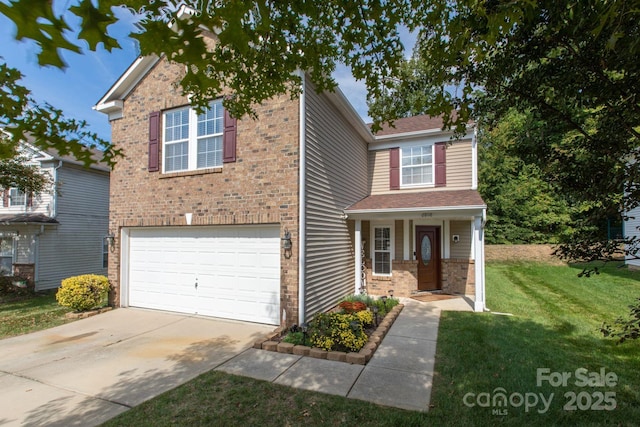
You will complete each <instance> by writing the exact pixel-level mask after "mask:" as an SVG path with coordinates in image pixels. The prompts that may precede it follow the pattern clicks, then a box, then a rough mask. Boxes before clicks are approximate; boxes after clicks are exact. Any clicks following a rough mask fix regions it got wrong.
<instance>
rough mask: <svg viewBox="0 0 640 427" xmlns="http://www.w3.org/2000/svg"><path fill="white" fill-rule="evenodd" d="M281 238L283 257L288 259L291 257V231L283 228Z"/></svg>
mask: <svg viewBox="0 0 640 427" xmlns="http://www.w3.org/2000/svg"><path fill="white" fill-rule="evenodd" d="M281 240H282V249H283V250H284V257H285V258H287V259H289V258H291V248H293V244H292V243H291V233H289V230H286V229H285V230H284V237H282V239H281Z"/></svg>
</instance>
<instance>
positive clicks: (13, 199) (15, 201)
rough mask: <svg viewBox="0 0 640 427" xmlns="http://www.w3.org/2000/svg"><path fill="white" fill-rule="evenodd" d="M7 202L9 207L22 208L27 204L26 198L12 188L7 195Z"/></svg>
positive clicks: (23, 194)
mask: <svg viewBox="0 0 640 427" xmlns="http://www.w3.org/2000/svg"><path fill="white" fill-rule="evenodd" d="M9 202H10V203H9V204H10V205H11V206H23V205H25V204H26V203H27V197H26V195H25V193H23V192H22V191H20V190H18V189H17V188H12V189H11V192H10V194H9Z"/></svg>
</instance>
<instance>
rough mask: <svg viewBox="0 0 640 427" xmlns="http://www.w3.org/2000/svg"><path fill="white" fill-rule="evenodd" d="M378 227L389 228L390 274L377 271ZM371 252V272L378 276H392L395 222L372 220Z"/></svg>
mask: <svg viewBox="0 0 640 427" xmlns="http://www.w3.org/2000/svg"><path fill="white" fill-rule="evenodd" d="M376 228H388V229H389V240H390V242H389V274H384V273H376V272H375V269H376V250H375V245H376ZM369 234H370V236H369V242H371V244H370V245H369V252H370V257H371V274H372V275H373V276H377V277H391V276H393V260H394V258H395V257H394V254H395V227H394V224H392V223H388V222H380V223H376V222H371V225H370V230H369Z"/></svg>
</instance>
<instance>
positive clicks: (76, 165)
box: [0, 143, 109, 291]
mask: <svg viewBox="0 0 640 427" xmlns="http://www.w3.org/2000/svg"><path fill="white" fill-rule="evenodd" d="M21 150H22V152H23V153H24V154H25V155H26V156H27V157H28V158H29V159H30V160H29V163H30V164H32V165H34V166H36V167H38V168H39V169H40V170H41V171H43V172H44V173H47V174H49V175H50V177H51V179H52V182H53V184H52V186H51V189H50V191H47V192H45V193H42V194H35V195H33V196H29V195H26V194H24V193H22V192H21V191H19V190H18V189H16V188H5V189H2V191H3V203H2V206H0V248H1V252H0V269H1V274H2V275H13V276H21V277H24V278H27V279H28V280H29V281H30V283H31V285H33V286H34V288H35V290H37V291H40V290H46V289H53V288H57V287H58V286H60V282H61V281H62V280H63V279H65V278H67V277H70V276H75V275H79V274H88V273H93V274H105V275H106V273H107V257H108V247H107V245H106V243H107V242H106V240H105V236H106V235H107V232H108V223H109V167H108V166H106V165H103V164H99V163H98V164H94V165H93V166H91V167H90V168H85V167H84V166H83V165H82V164H81V163H80V162H78V161H77V160H75V159H74V158H72V157H70V156H62V155H59V154H58V153H56V152H55V151H54V150H48V151H41V150H38V149H36V148H35V147H33V146H31V145H29V144H27V143H25V144H23V145H22V147H21Z"/></svg>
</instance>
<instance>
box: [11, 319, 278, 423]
mask: <svg viewBox="0 0 640 427" xmlns="http://www.w3.org/2000/svg"><path fill="white" fill-rule="evenodd" d="M273 329H274V327H273V326H267V325H259V324H254V323H245V322H235V321H226V320H221V319H212V318H205V317H197V316H184V315H179V314H173V313H166V312H159V311H152V310H142V309H133V308H126V309H124V308H123V309H117V310H113V311H110V312H106V313H103V314H100V315H97V316H94V317H90V318H88V319H83V320H78V321H76V322H73V323H70V324H67V325H63V326H59V327H56V328H52V329H48V330H45V331H40V332H36V333H33V334H28V335H22V336H18V337H14V338H8V339H5V340H2V341H0V425H3V426H4V425H34V426H35V425H38V426H40V425H48V426H52V425H60V426H74V425H78V426H80V425H81V426H92V425H97V424H100V423H102V422H104V421H106V420H108V419H110V418H112V417H114V416H116V415H118V414H119V413H121V412H124V411H126V410H127V409H129V408H131V407H133V406H136V405H139V404H140V403H142V402H144V401H145V400H148V399H150V398H152V397H154V396H157V395H158V394H160V393H163V392H165V391H167V390H170V389H172V388H174V387H176V386H178V385H180V384H182V383H184V382H186V381H189V380H190V379H192V378H194V377H196V376H198V375H200V374H201V373H203V372H206V371H209V370H211V369H213V368H215V367H217V366H219V365H220V364H222V363H224V362H225V361H227V360H229V359H231V358H232V357H234V356H235V355H237V354H238V353H240V352H241V351H243V350H244V349H246V348H248V347H251V345H252V344H253V342H254V340H255V339H257V338H259V337H262V336H264V335H265V334H267V333H268V332H270V331H272V330H273Z"/></svg>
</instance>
